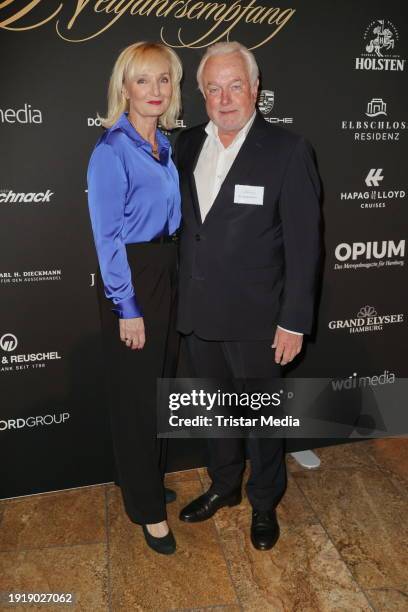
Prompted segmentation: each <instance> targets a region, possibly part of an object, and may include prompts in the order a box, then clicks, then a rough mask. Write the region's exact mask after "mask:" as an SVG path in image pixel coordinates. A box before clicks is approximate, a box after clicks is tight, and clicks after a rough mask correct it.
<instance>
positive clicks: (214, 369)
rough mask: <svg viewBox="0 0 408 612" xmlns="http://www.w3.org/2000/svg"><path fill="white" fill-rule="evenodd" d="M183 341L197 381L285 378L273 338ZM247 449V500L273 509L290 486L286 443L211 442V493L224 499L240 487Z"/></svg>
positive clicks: (190, 337)
mask: <svg viewBox="0 0 408 612" xmlns="http://www.w3.org/2000/svg"><path fill="white" fill-rule="evenodd" d="M185 339H186V343H187V349H188V352H189V355H190V359H191V364H192V366H193V370H194V375H195V376H196V377H198V378H218V379H241V380H242V379H244V380H245V379H251V378H253V379H259V378H265V379H271V378H280V376H281V367H280V366H279V365H278V364H276V363H275V361H274V358H275V352H274V350H273V349H271V344H272V339H271V340H262V341H251V342H229V341H228V342H227V341H224V342H223V341H210V340H204V339H202V338H199V337H198V336H196V335H195V334H194V333H193V334H190V335H188V336H185ZM249 382H250V381H249ZM249 389H250V386H249V387H248V390H249ZM245 447H246V448H247V454H248V456H249V459H250V463H251V469H250V477H249V480H248V483H247V486H246V491H247V495H248V499H249V501H250V503H251V505H252V507H253V508H255V509H256V510H270V509H272V508H275V507H276V506H277V505H278V503H279V501H280V500H281V498H282V496H283V494H284V492H285V490H286V483H287V476H286V464H285V451H284V441H283V440H282V439H277V438H247V439H245V438H209V439H208V451H209V457H208V474H209V476H210V478H211V480H212V485H211V487H210V491H211V492H212V493H218V494H219V495H223V496H224V495H229V494H230V493H232V492H233V491H236V490H237V489H240V487H241V484H242V475H243V472H244V469H245Z"/></svg>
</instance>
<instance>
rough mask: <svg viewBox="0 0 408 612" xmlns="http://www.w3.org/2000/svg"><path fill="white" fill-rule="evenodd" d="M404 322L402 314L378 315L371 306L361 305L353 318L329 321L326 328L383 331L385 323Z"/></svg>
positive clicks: (333, 329) (332, 329)
mask: <svg viewBox="0 0 408 612" xmlns="http://www.w3.org/2000/svg"><path fill="white" fill-rule="evenodd" d="M403 322H404V315H403V314H401V313H399V314H386V315H379V314H378V313H377V311H376V309H375V308H374V307H373V306H363V307H362V308H360V310H359V311H358V313H357V315H356V317H355V318H353V319H343V320H337V321H330V322H329V323H328V328H329V329H330V330H331V331H337V330H343V331H344V330H348V331H349V333H350V334H358V333H365V332H376V331H383V329H384V327H385V326H386V325H396V324H398V323H403Z"/></svg>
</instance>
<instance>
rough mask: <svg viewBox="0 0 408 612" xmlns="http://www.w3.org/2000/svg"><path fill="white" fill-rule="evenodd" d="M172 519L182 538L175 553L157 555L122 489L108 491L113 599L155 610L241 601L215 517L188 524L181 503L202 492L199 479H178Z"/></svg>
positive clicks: (124, 607)
mask: <svg viewBox="0 0 408 612" xmlns="http://www.w3.org/2000/svg"><path fill="white" fill-rule="evenodd" d="M173 487H174V489H175V490H176V492H177V501H176V502H174V503H172V504H169V506H168V513H169V524H170V525H171V527H172V529H173V532H174V535H175V537H176V540H177V552H176V554H174V555H170V556H168V557H167V556H165V555H158V554H157V553H155V552H153V551H152V550H150V549H149V548H148V547H147V546H146V544H145V541H144V537H143V533H142V530H141V528H140V527H139V526H138V525H134V524H132V523H131V522H130V521H129V520H128V518H127V517H126V515H125V513H124V510H123V506H122V500H121V496H120V494H119V491H110V493H109V523H110V535H109V541H110V563H111V583H112V605H113V610H114V611H115V612H119V611H124V612H128V611H130V610H132V611H133V610H143V611H145V610H146V611H147V610H154V612H159V611H164V610H173V609H185V608H200V607H201V608H203V607H206V606H207V607H208V606H217V605H218V606H219V605H231V604H237V603H238V602H237V598H236V595H235V591H234V589H233V586H232V583H231V580H230V576H229V573H228V568H227V564H226V562H225V559H224V556H223V551H222V548H221V546H220V543H219V539H218V536H217V531H216V529H215V526H214V523H213V522H212V521H206V522H204V523H199V524H195V525H188V524H185V523H182V522H180V521H179V520H178V518H177V517H178V513H179V511H180V509H181V508H182V507H183V506H184V505H185V504H186V503H188V502H189V501H191V500H192V499H193V498H195V497H197V496H198V495H199V494H200V493H201V492H202V487H201V484H200V482H198V481H185V482H175V483H174V484H173Z"/></svg>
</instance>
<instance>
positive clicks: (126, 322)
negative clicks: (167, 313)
mask: <svg viewBox="0 0 408 612" xmlns="http://www.w3.org/2000/svg"><path fill="white" fill-rule="evenodd" d="M119 333H120V339H121V340H122V342H124V343H125V344H126V346H128V347H129V348H130V349H133V350H134V349H142V348H143V347H144V345H145V342H146V337H145V328H144V321H143V317H135V318H134V319H119Z"/></svg>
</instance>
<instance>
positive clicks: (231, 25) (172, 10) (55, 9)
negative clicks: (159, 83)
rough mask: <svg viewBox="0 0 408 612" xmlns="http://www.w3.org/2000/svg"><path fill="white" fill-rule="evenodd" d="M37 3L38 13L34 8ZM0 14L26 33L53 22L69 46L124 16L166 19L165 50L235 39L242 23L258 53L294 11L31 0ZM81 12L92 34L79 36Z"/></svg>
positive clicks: (134, 0) (182, 1)
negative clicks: (196, 25)
mask: <svg viewBox="0 0 408 612" xmlns="http://www.w3.org/2000/svg"><path fill="white" fill-rule="evenodd" d="M40 4H41V5H42V7H40V8H43V10H42V11H39V10H38V8H37V7H38V5H40ZM0 11H1V12H0V28H3V29H5V30H11V31H15V32H24V31H26V30H33V29H35V28H40V27H42V26H45V25H46V24H49V23H50V22H55V29H56V32H57V35H58V36H59V37H60V38H62V39H63V40H65V41H67V42H85V41H87V40H91V39H92V38H96V37H97V36H100V35H101V34H103V33H104V32H106V31H107V30H109V28H111V27H112V26H113V25H114V24H115V23H116V22H117V21H118V20H119V19H121V18H122V17H133V18H138V17H149V16H150V17H156V18H159V19H160V23H161V24H162V23H163V20H165V19H169V20H171V21H172V22H173V23H172V26H173V27H171V25H170V24H166V25H165V26H162V27H161V28H160V36H158V37H160V38H161V40H162V41H163V43H165V44H166V45H168V46H169V47H174V48H181V47H187V48H190V49H201V48H203V47H208V45H212V44H214V43H215V42H218V41H220V40H228V39H230V40H234V38H236V34H235V30H236V28H237V27H238V26H240V27H242V25H244V24H246V25H247V27H248V29H249V28H250V29H249V31H248V35H247V38H248V37H249V38H251V39H252V40H253V42H252V43H249V44H248V45H247V46H248V47H249V48H251V49H257V48H258V47H262V46H263V45H265V44H267V43H268V42H269V41H270V40H272V38H273V37H274V36H276V34H278V32H280V30H281V29H282V28H284V27H285V25H286V24H287V23H288V22H289V21H290V19H292V17H293V16H294V14H295V13H296V10H295V9H293V8H278V7H271V6H261V5H260V4H257V0H235V1H232V2H231V1H230V2H197V1H196V0H110V2H106V1H105V0H102V1H101V0H93V1H90V0H77V2H72V1H71V0H60V1H59V2H58V4H57V6H55V3H53V2H47V1H45V0H44V1H42V0H31V1H30V2H26V3H25V4H23V6H21V2H20V0H18V1H17V0H8V1H7V2H2V3H1V4H0ZM62 14H63V15H64V18H63V19H61V15H62ZM82 14H84V15H86V16H87V18H88V19H87V20H86V23H87V24H88V23H90V22H91V19H90V17H91V16H94V17H95V24H96V25H95V28H96V30H95V29H94V30H93V31H90V32H88V33H86V34H82V35H81V34H79V33H77V32H78V30H79V31H81V28H83V26H82V19H81V17H82ZM66 15H67V18H65V16H66ZM178 20H188V21H187V23H188V22H191V21H193V22H199V23H200V24H202V25H203V28H202V29H201V31H197V29H196V28H191V27H190V28H189V27H188V25H186V24H184V27H183V24H181V25H179V23H178ZM170 23H171V22H170ZM135 27H136V28H137V27H142V25H140V26H135ZM191 31H193V32H194V34H193V35H192V38H193V39H192V40H187V36H188V35H189V32H191ZM82 32H83V29H82ZM190 37H191V35H190Z"/></svg>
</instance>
